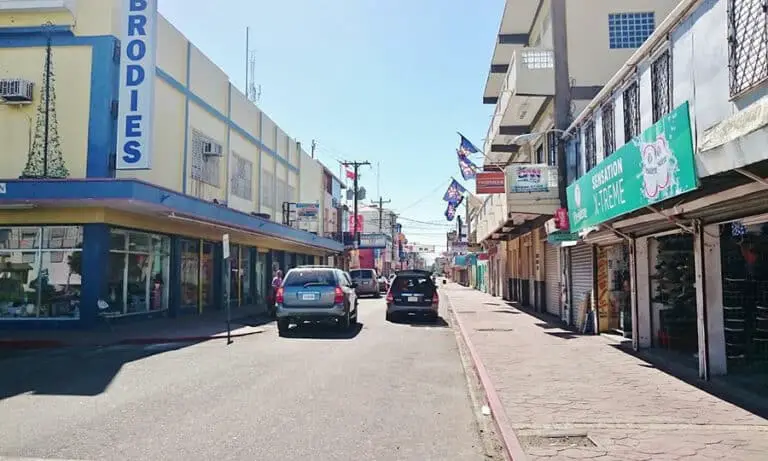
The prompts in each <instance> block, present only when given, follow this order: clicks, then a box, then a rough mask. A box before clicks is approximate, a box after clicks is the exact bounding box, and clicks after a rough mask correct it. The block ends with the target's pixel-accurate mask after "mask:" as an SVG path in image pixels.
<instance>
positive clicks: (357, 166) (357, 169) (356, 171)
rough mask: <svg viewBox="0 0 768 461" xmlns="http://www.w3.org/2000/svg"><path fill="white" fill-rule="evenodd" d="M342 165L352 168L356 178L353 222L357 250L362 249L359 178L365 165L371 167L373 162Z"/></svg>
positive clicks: (354, 179) (347, 162) (348, 162)
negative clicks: (359, 215)
mask: <svg viewBox="0 0 768 461" xmlns="http://www.w3.org/2000/svg"><path fill="white" fill-rule="evenodd" d="M341 164H342V165H344V166H345V167H350V166H351V167H352V168H353V170H354V175H355V177H354V178H352V190H353V192H354V193H355V209H354V215H353V216H354V217H353V218H352V222H353V223H354V224H355V249H358V248H360V229H359V226H358V225H357V205H358V198H357V196H358V187H357V185H358V178H359V177H360V174H359V172H360V167H361V166H364V165H370V164H371V162H369V161H367V160H366V161H364V162H358V161H345V162H341Z"/></svg>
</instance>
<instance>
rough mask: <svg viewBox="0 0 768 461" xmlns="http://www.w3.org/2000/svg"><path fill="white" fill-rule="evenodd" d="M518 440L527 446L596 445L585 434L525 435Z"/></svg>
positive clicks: (582, 446) (580, 446)
mask: <svg viewBox="0 0 768 461" xmlns="http://www.w3.org/2000/svg"><path fill="white" fill-rule="evenodd" d="M520 442H522V444H523V445H525V446H526V447H528V448H592V447H596V446H597V445H596V444H595V442H593V441H592V440H591V439H590V438H589V437H587V436H586V435H575V434H574V435H526V436H521V437H520Z"/></svg>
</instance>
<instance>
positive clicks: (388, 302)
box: [387, 291, 395, 304]
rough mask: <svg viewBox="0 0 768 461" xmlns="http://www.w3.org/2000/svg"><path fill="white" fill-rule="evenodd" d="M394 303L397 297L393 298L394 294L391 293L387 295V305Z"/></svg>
mask: <svg viewBox="0 0 768 461" xmlns="http://www.w3.org/2000/svg"><path fill="white" fill-rule="evenodd" d="M393 302H395V297H394V296H392V292H391V291H390V292H389V293H387V304H392V303H393Z"/></svg>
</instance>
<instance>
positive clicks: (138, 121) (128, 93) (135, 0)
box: [116, 0, 157, 170]
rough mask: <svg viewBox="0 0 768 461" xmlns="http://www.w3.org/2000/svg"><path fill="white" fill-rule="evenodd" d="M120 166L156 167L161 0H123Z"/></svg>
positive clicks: (118, 140) (119, 124)
mask: <svg viewBox="0 0 768 461" xmlns="http://www.w3.org/2000/svg"><path fill="white" fill-rule="evenodd" d="M122 8H123V15H122V23H121V37H120V39H121V43H120V102H119V110H118V118H117V120H118V122H117V162H116V168H117V169H118V170H148V169H150V168H151V167H152V155H151V152H152V151H151V150H152V118H153V117H152V116H153V112H154V103H155V48H156V40H157V0H122Z"/></svg>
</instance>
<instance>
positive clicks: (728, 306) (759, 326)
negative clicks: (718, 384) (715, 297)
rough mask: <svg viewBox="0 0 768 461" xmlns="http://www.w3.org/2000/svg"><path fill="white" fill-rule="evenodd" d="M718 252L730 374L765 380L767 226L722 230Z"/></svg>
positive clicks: (731, 225)
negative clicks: (757, 374) (754, 375)
mask: <svg viewBox="0 0 768 461" xmlns="http://www.w3.org/2000/svg"><path fill="white" fill-rule="evenodd" d="M720 251H721V258H722V259H721V263H722V277H723V279H722V283H723V329H724V335H725V346H726V350H725V352H726V357H727V360H728V369H729V372H741V371H743V372H760V373H763V374H764V375H766V376H768V223H762V224H748V225H745V224H743V223H741V222H733V223H729V224H726V225H723V226H721V229H720Z"/></svg>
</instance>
